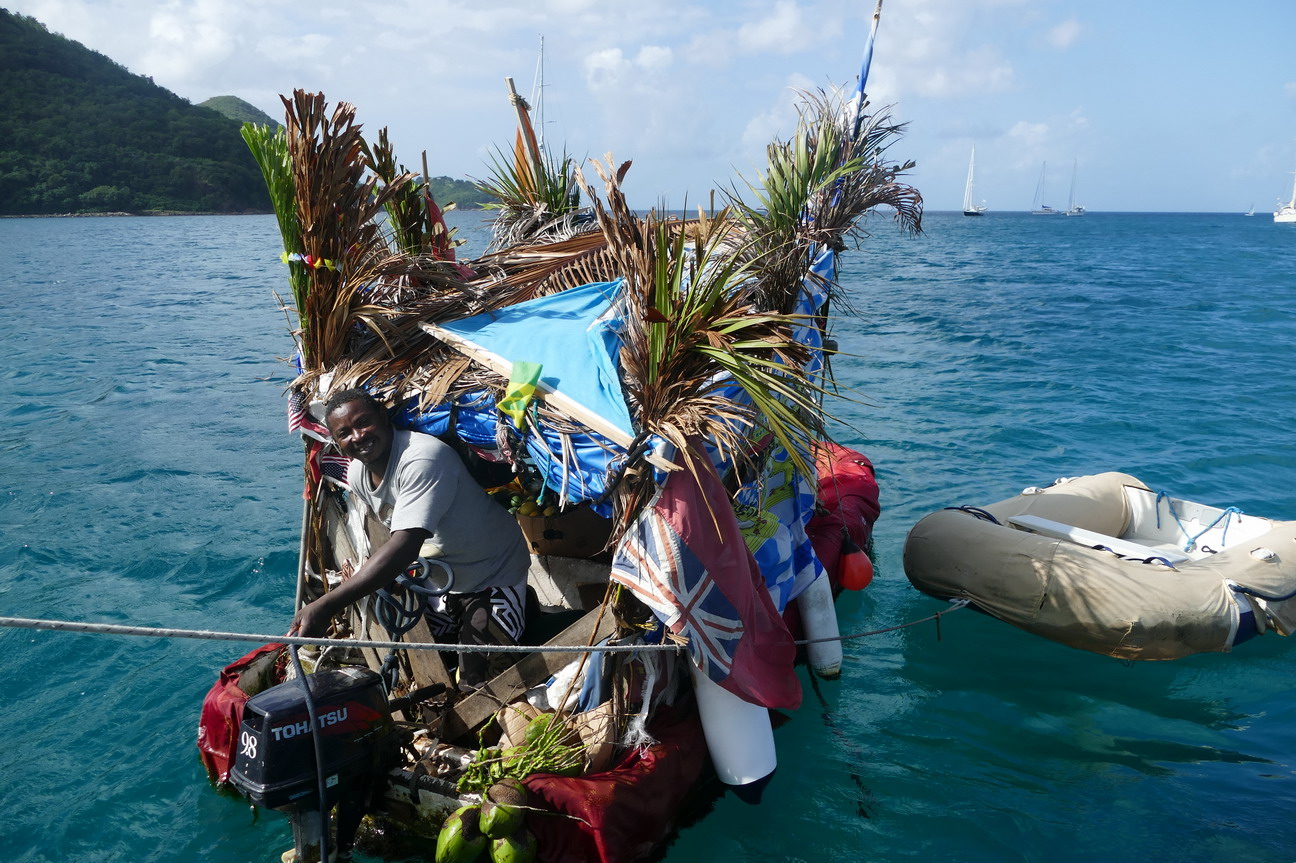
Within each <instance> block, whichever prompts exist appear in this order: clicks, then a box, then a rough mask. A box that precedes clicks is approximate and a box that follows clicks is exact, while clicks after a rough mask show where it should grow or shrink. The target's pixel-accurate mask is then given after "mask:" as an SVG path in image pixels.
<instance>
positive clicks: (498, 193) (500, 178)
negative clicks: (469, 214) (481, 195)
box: [475, 79, 589, 248]
mask: <svg viewBox="0 0 1296 863" xmlns="http://www.w3.org/2000/svg"><path fill="white" fill-rule="evenodd" d="M509 89H510V98H511V100H512V101H513V104H514V106H515V107H516V108H517V113H518V131H517V139H516V141H515V142H514V145H513V155H512V158H510V157H509V156H507V155H505V154H504V153H503V152H500V151H498V150H497V151H496V154H495V155H494V156H493V157H492V160H491V170H490V177H489V178H488V179H486V180H479V181H477V182H476V184H475V185H476V186H477V188H478V189H480V190H481V191H483V192H485V193H486V194H487V195H490V196H491V197H492V198H494V199H495V203H494V204H492V205H490V208H491V209H496V210H499V214H498V215H497V216H496V218H495V224H494V226H493V231H494V234H495V238H496V246H497V248H507V247H510V246H514V245H519V244H523V243H527V242H536V241H540V240H549V241H557V240H562V239H566V238H568V237H571V236H572V235H574V234H576V233H579V232H580V231H581V230H585V229H587V228H588V226H589V225H588V221H589V220H588V218H587V217H585V216H584V215H583V214H582V213H581V202H580V183H579V181H578V180H577V176H576V175H577V171H576V161H575V160H574V159H573V158H572V157H571V156H569V155H567V153H566V152H564V153H563V154H562V156H561V157H560V158H554V157H553V156H552V155H550V154H549V152H548V151H547V150H546V149H545V148H543V147H542V146H541V145H540V144H539V142H538V141H537V140H536V135H535V130H534V129H533V128H532V127H531V116H530V106H529V105H527V103H526V100H525V99H523V98H522V97H521V96H519V95H518V94H517V92H516V91H514V90H513V82H512V79H509Z"/></svg>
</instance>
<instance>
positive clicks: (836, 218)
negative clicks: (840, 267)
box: [729, 91, 922, 311]
mask: <svg viewBox="0 0 1296 863" xmlns="http://www.w3.org/2000/svg"><path fill="white" fill-rule="evenodd" d="M866 119H867V122H865V123H861V124H860V125H859V131H858V134H857V133H856V131H855V116H854V113H853V112H852V111H848V110H846V105H845V104H843V102H842V100H841V97H840V94H835V95H829V94H826V93H824V92H822V91H820V92H818V93H805V94H803V102H802V104H801V106H800V109H799V118H798V122H797V128H796V131H795V132H794V133H793V135H792V137H791V138H790V139H789V140H787V141H775V142H773V143H771V144H770V145H769V147H768V148H767V157H768V164H767V167H766V169H765V171H764V172H763V173H762V174H761V176H760V180H759V185H757V184H751V187H750V188H751V192H752V193H753V195H754V197H755V203H753V204H747V203H744V202H743V201H742V200H741V197H740V196H739V195H738V193H737V192H736V191H734V192H731V193H730V195H729V198H730V201H731V207H732V208H733V210H734V212H735V214H736V218H737V219H738V221H739V222H740V223H741V224H742V225H743V228H744V230H745V231H746V232H747V233H748V235H749V236H750V237H751V241H752V243H751V248H752V251H753V253H754V254H755V255H756V257H757V258H759V260H760V262H761V263H760V264H759V266H758V269H759V280H760V287H759V289H758V292H757V294H758V302H759V305H760V306H761V307H762V308H766V309H781V310H782V311H789V310H790V309H791V306H792V303H793V302H794V301H795V298H796V295H797V292H798V291H799V288H800V282H801V279H802V277H803V276H804V275H805V272H806V268H807V265H808V263H809V260H810V255H811V252H812V250H813V249H814V248H816V247H820V246H826V247H829V248H833V249H836V250H841V249H842V248H844V247H845V243H844V238H845V236H846V235H848V234H850V233H851V232H852V231H854V230H855V225H856V222H857V220H858V219H859V218H860V217H861V216H862V215H864V214H865V213H867V212H868V211H869V210H871V209H873V208H874V207H876V206H879V205H889V206H891V207H893V208H895V211H896V219H897V221H899V222H900V224H901V226H902V228H905V229H908V230H912V231H920V230H921V229H922V196H921V195H919V194H918V192H917V190H915V189H913V188H912V187H910V186H907V185H904V184H902V183H899V182H897V180H896V178H897V177H898V176H899V175H900V174H902V173H903V172H905V171H907V170H909V169H910V168H912V167H913V163H912V162H906V163H904V164H903V165H897V164H893V163H887V162H885V161H884V158H883V157H884V155H885V152H886V148H887V146H889V144H890V142H891V140H892V139H893V138H895V137H896V136H897V135H899V134H900V132H901V130H902V129H903V126H902V125H895V124H891V123H890V122H889V120H888V118H887V115H886V114H885V113H883V114H880V115H870V116H868V117H867V118H866Z"/></svg>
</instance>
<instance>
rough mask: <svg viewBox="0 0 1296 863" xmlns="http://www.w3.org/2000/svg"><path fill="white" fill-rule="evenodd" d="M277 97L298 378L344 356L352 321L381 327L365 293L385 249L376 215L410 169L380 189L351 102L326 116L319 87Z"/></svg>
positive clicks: (380, 332)
mask: <svg viewBox="0 0 1296 863" xmlns="http://www.w3.org/2000/svg"><path fill="white" fill-rule="evenodd" d="M283 102H284V107H285V109H286V113H287V122H286V124H285V127H286V134H287V143H288V154H289V158H290V161H291V164H292V172H293V185H294V193H295V197H296V210H297V218H298V222H299V226H300V230H301V250H302V251H301V253H302V256H303V261H304V262H305V263H306V264H307V276H308V280H307V289H306V293H305V297H304V303H301V304H300V305H299V312H300V318H301V320H300V324H301V331H300V333H299V336H300V338H299V342H298V345H299V348H300V350H301V356H302V364H303V368H304V371H305V373H306V378H307V380H303V381H300V382H299V385H302V386H304V385H306V384H307V383H308V382H309V379H310V378H311V377H313V376H316V375H318V374H319V373H321V372H322V371H324V370H326V369H332V368H334V367H336V366H337V365H338V364H339V363H341V362H342V361H343V360H345V359H346V358H347V355H348V352H349V348H350V347H351V345H352V342H353V338H354V335H355V332H356V325H357V324H362V325H364V326H366V327H368V328H369V329H370V330H371V331H372V332H374V333H377V334H378V335H379V336H380V337H382V336H383V335H384V328H385V325H386V319H385V314H384V310H383V309H382V307H380V306H378V305H376V304H375V303H373V302H371V301H370V299H369V298H368V297H367V296H366V294H365V290H366V287H367V286H368V285H369V284H370V283H371V282H372V281H373V280H374V277H375V275H376V269H377V265H378V263H379V262H381V261H383V260H385V259H386V258H387V256H388V251H389V250H388V248H387V246H386V243H385V242H384V241H383V238H382V235H381V233H380V231H379V228H378V224H377V222H376V219H375V217H376V216H377V215H378V213H379V212H380V211H381V210H382V208H383V206H384V204H385V203H386V202H387V200H388V199H389V198H391V197H392V196H393V195H394V194H396V193H397V192H399V191H400V189H401V188H402V187H403V186H404V185H405V184H407V183H408V182H409V181H410V179H411V177H410V175H408V174H405V175H400V176H397V177H395V178H393V179H392V181H391V182H389V183H388V184H387V185H385V186H384V187H383V188H382V189H378V188H376V186H377V183H376V180H375V179H374V177H373V176H366V172H365V165H364V159H363V150H364V144H363V141H362V139H361V137H360V127H359V126H358V125H356V123H355V108H354V106H352V105H350V104H348V103H346V102H342V103H339V104H338V105H337V107H336V108H335V109H334V110H333V112H332V115H331V116H330V115H328V113H327V106H326V104H325V101H324V95H323V94H322V93H306V92H305V91H302V90H296V91H294V92H293V98H292V99H291V100H289V99H287V98H285V99H283Z"/></svg>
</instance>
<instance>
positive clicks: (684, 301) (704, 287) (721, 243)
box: [590, 164, 824, 514]
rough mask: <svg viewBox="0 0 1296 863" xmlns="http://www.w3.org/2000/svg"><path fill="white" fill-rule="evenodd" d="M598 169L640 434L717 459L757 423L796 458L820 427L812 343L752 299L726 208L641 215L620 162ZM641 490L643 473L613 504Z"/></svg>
mask: <svg viewBox="0 0 1296 863" xmlns="http://www.w3.org/2000/svg"><path fill="white" fill-rule="evenodd" d="M595 167H596V170H597V171H598V173H599V175H600V177H601V178H602V180H603V183H604V186H605V194H606V199H607V207H606V208H604V207H603V206H602V205H601V204H600V203H598V201H597V198H596V197H595V195H594V193H593V190H592V189H591V190H590V197H591V199H592V200H594V201H595V206H594V210H595V215H596V217H597V219H598V221H599V226H600V228H601V230H602V232H603V234H604V236H605V237H606V238H607V243H608V252H609V254H610V255H611V256H612V258H613V259H614V260H615V261H616V264H617V267H618V269H619V271H620V272H621V274H622V275H623V276H624V277H625V279H626V285H625V291H624V293H625V297H626V302H627V309H626V313H625V331H624V333H623V335H622V339H623V347H622V350H621V363H622V369H623V373H624V378H625V386H626V389H627V397H628V398H629V400H630V401H631V403H632V411H633V413H634V415H635V417H636V419H637V421H638V424H639V427H640V430H641V432H645V433H652V434H656V435H659V436H661V437H662V438H664V439H665V440H667V441H669V442H670V443H672V444H674V445H675V446H676V447H677V448H678V449H679V450H680V452H682V453H685V454H686V466H687V462H688V459H689V456H688V455H687V454H688V453H689V449H690V447H689V442H690V441H691V440H693V439H696V438H707V439H709V440H710V442H711V444H712V445H713V446H714V447H715V448H716V450H717V452H718V454H719V455H720V457H721V458H722V459H723V460H725V461H732V462H739V461H743V460H745V459H746V458H747V457H748V453H749V446H748V442H749V441H750V439H751V438H752V433H753V431H755V430H757V429H764V430H768V431H769V432H770V433H771V434H772V435H773V436H774V438H775V439H776V440H777V441H778V442H779V443H780V444H781V445H782V446H784V447H785V448H786V449H787V450H788V452H789V453H791V454H792V457H793V459H794V460H798V461H800V455H799V454H800V453H801V452H802V451H803V450H804V449H805V448H806V446H807V443H808V442H809V441H811V440H813V439H815V438H817V437H820V436H822V434H823V431H824V430H823V427H822V415H821V413H820V411H819V406H818V402H817V393H818V392H820V390H819V388H818V386H817V385H816V384H815V383H814V382H813V381H812V380H810V378H809V377H808V376H807V374H806V372H805V371H804V368H805V366H806V365H807V362H808V360H809V358H810V354H809V349H808V348H807V347H806V346H805V345H803V344H801V343H799V342H797V341H796V340H795V339H794V338H793V336H792V324H793V322H794V320H795V318H794V316H791V315H787V314H781V313H776V312H760V311H758V310H757V309H756V308H755V307H754V306H753V305H752V303H751V299H750V292H749V287H750V286H751V285H752V284H753V283H754V282H755V281H756V277H755V272H756V269H755V264H756V262H757V261H758V259H757V258H755V257H753V256H752V254H751V251H750V250H749V249H748V248H747V247H746V246H744V245H742V244H736V241H735V232H734V227H735V226H734V224H733V223H732V222H731V220H730V218H729V216H728V214H727V213H726V212H723V211H722V212H721V213H720V214H717V216H716V217H714V218H708V217H706V216H704V215H703V216H701V217H700V218H699V219H698V220H697V221H696V222H692V223H688V224H687V225H685V223H682V222H680V221H679V220H677V219H668V218H660V217H658V216H657V215H656V213H649V214H648V215H647V216H646V217H644V218H639V217H637V216H636V215H635V214H634V213H633V212H632V211H631V210H630V208H629V206H628V205H627V203H626V201H625V197H624V195H623V194H622V192H621V189H620V181H621V178H622V177H623V176H624V166H623V168H622V170H620V171H618V172H616V173H615V174H613V173H611V172H610V171H609V170H605V169H604V168H603V166H602V165H599V164H596V165H595ZM609 167H610V165H609ZM735 386H736V387H737V388H738V389H739V390H740V391H741V395H742V396H743V397H742V398H739V399H735V398H734V397H733V396H734V392H733V390H734V387H735ZM798 466H799V467H801V468H802V469H806V468H807V465H805V464H804V463H801V464H799V465H798ZM647 492H648V488H647V483H646V481H641V482H635V481H633V480H632V481H631V482H630V483H629V484H628V487H627V488H625V489H624V490H623V491H622V493H621V495H620V500H619V502H618V506H617V508H618V510H619V512H621V513H622V514H625V513H628V512H632V511H634V510H635V509H636V507H637V505H638V504H639V503H640V502H641V501H642V499H643V497H644V495H645V494H646V493H647Z"/></svg>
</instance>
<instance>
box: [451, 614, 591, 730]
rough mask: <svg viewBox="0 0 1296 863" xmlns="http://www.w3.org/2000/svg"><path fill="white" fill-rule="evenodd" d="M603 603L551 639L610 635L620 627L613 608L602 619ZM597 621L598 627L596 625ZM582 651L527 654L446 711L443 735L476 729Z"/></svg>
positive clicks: (585, 640)
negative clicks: (612, 610)
mask: <svg viewBox="0 0 1296 863" xmlns="http://www.w3.org/2000/svg"><path fill="white" fill-rule="evenodd" d="M600 611H601V607H599V608H594V609H591V610H590V611H589V612H587V613H586V614H585V616H584V617H582V618H581V619H580V620H578V621H576V622H575V623H573V624H572V625H571V626H569V627H567V628H566V629H564V630H563V631H562V632H560V633H558V634H557V635H555V636H554V637H553V638H551V639H550V640H549V641H548V642H547V643H548V644H550V645H558V646H562V647H566V646H575V645H587V644H589V643H590V642H591V641H593V642H595V643H597V642H599V641H601V640H602V639H604V638H607V637H608V636H609V635H611V634H612V632H613V631H614V630H615V628H616V623H615V621H614V619H613V615H612V613H611V611H607V612H604V613H603V614H602V619H601V620H600V618H599V615H600ZM596 625H597V629H596V628H595V627H596ZM581 655H582V654H580V653H532V654H528V655H527V656H525V657H523V658H522V659H521V660H520V661H519V662H518V663H517V664H516V665H514V666H513V667H511V668H509V669H507V670H506V671H504V672H503V673H502V674H500V675H499V676H497V677H495V678H493V679H491V680H490V681H488V682H487V683H486V685H485V686H483V687H482V688H481V689H480V690H478V691H477V692H475V693H473V694H472V695H469V696H467V697H466V698H464V699H463V700H462V701H459V702H458V703H457V704H455V705H454V708H453V709H452V710H451V711H450V712H449V713H447V714H446V716H445V720H444V722H443V724H442V726H441V736H442V738H443V739H446V740H455V739H456V738H459V737H462V736H463V735H466V734H468V733H469V732H471V731H475V730H476V729H477V728H479V727H480V726H481V725H483V724H484V723H485V722H486V721H487V720H488V719H490V718H491V717H492V716H494V715H495V712H496V711H497V710H499V709H500V707H502V706H504V705H505V704H509V703H511V702H513V701H515V700H517V698H518V697H519V696H521V695H522V693H524V692H526V691H527V690H528V689H530V688H531V687H533V686H537V685H539V684H541V683H543V682H544V681H546V680H548V679H549V677H550V676H551V675H552V674H553V673H554V672H555V671H557V670H559V669H560V668H563V667H564V666H566V665H567V664H568V663H569V662H572V661H573V660H576V659H579V658H580V656H581Z"/></svg>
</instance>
